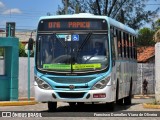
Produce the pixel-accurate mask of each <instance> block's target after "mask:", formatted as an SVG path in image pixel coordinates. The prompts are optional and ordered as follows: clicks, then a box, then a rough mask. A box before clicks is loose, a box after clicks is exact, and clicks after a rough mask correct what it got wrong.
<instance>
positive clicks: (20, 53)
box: [19, 42, 27, 57]
mask: <svg viewBox="0 0 160 120" xmlns="http://www.w3.org/2000/svg"><path fill="white" fill-rule="evenodd" d="M19 57H27V54H26V53H25V46H24V45H23V44H22V43H21V42H19Z"/></svg>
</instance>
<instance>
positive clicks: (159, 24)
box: [152, 19, 160, 32]
mask: <svg viewBox="0 0 160 120" xmlns="http://www.w3.org/2000/svg"><path fill="white" fill-rule="evenodd" d="M152 29H153V30H154V31H155V32H156V31H158V30H159V29H160V19H158V20H156V21H155V22H152Z"/></svg>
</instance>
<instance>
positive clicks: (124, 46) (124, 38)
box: [123, 32, 126, 58]
mask: <svg viewBox="0 0 160 120" xmlns="http://www.w3.org/2000/svg"><path fill="white" fill-rule="evenodd" d="M123 44H124V45H123V49H124V58H126V34H125V32H123Z"/></svg>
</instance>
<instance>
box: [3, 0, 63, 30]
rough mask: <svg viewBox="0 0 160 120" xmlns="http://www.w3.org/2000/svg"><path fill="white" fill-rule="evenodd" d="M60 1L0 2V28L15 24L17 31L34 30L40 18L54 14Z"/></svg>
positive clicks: (9, 0)
mask: <svg viewBox="0 0 160 120" xmlns="http://www.w3.org/2000/svg"><path fill="white" fill-rule="evenodd" d="M58 5H61V0H0V28H5V26H6V22H16V28H18V29H35V28H36V26H37V23H38V20H39V18H40V17H41V16H45V15H47V13H51V14H56V11H57V9H58Z"/></svg>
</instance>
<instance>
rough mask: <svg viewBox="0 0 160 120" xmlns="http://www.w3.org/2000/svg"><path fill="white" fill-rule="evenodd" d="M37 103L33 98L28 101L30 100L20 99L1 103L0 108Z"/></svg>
mask: <svg viewBox="0 0 160 120" xmlns="http://www.w3.org/2000/svg"><path fill="white" fill-rule="evenodd" d="M35 104H37V102H36V101H35V99H34V98H33V97H31V98H30V100H28V98H19V99H18V101H0V106H24V105H35Z"/></svg>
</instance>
